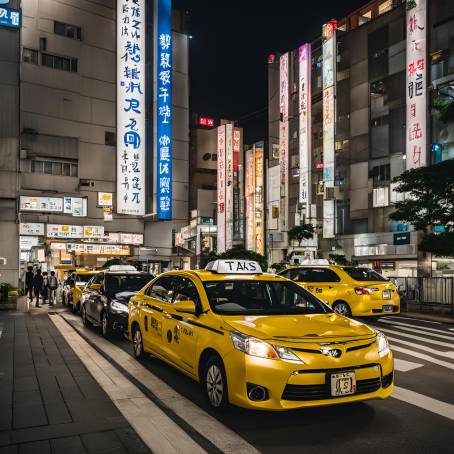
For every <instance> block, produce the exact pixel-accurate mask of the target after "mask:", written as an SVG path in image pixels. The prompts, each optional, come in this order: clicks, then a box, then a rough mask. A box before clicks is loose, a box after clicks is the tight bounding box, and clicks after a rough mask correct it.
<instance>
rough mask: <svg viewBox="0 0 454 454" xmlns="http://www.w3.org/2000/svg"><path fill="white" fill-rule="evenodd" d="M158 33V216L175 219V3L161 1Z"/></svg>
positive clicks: (162, 218)
mask: <svg viewBox="0 0 454 454" xmlns="http://www.w3.org/2000/svg"><path fill="white" fill-rule="evenodd" d="M157 12H158V20H157V25H158V30H157V54H156V55H157V65H156V69H157V74H156V80H157V111H156V118H157V128H156V130H157V135H156V137H157V151H158V156H157V158H158V159H157V180H158V181H157V205H158V206H157V213H158V219H161V220H169V219H172V26H171V19H172V16H171V14H172V1H171V0H158V11H157Z"/></svg>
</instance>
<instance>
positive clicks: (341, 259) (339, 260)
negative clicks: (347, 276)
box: [328, 254, 352, 266]
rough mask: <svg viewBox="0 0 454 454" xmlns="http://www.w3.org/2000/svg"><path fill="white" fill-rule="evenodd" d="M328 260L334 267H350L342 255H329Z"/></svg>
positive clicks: (349, 263) (348, 261)
mask: <svg viewBox="0 0 454 454" xmlns="http://www.w3.org/2000/svg"><path fill="white" fill-rule="evenodd" d="M328 257H329V259H330V260H331V261H333V262H334V263H335V264H336V265H341V266H342V265H351V264H352V262H350V260H348V259H347V257H345V255H344V254H329V256H328Z"/></svg>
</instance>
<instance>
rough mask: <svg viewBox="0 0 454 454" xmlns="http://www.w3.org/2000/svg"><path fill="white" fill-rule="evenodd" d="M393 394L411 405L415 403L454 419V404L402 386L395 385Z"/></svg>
mask: <svg viewBox="0 0 454 454" xmlns="http://www.w3.org/2000/svg"><path fill="white" fill-rule="evenodd" d="M392 396H393V397H394V398H395V399H399V400H402V401H403V402H407V403H409V404H411V405H415V406H417V407H419V408H423V409H424V410H427V411H430V412H432V413H436V414H437V415H440V416H443V417H445V418H448V419H451V420H453V421H454V405H452V404H448V403H446V402H442V401H441V400H437V399H433V398H432V397H428V396H424V395H423V394H419V393H417V392H414V391H410V390H409V389H405V388H401V387H400V386H395V387H394V392H393V394H392Z"/></svg>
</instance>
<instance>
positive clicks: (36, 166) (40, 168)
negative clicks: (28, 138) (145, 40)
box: [30, 159, 79, 177]
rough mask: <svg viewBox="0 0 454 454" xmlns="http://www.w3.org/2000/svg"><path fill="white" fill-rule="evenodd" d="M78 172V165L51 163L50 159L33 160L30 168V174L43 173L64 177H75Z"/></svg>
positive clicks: (59, 162)
mask: <svg viewBox="0 0 454 454" xmlns="http://www.w3.org/2000/svg"><path fill="white" fill-rule="evenodd" d="M78 170H79V169H78V164H76V163H72V162H64V161H52V160H50V159H46V160H45V159H33V160H32V161H31V166H30V171H31V173H45V174H48V175H62V176H65V177H77V176H78Z"/></svg>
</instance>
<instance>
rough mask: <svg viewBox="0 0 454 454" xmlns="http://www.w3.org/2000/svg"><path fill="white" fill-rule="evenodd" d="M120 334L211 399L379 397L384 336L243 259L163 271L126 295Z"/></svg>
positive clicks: (219, 402)
mask: <svg viewBox="0 0 454 454" xmlns="http://www.w3.org/2000/svg"><path fill="white" fill-rule="evenodd" d="M128 310H129V313H128V336H129V338H130V340H132V341H133V352H134V355H135V357H136V358H138V359H140V358H141V357H143V356H144V355H145V354H146V353H150V354H152V355H154V356H156V357H158V358H160V359H162V360H164V361H165V362H167V363H169V364H171V365H172V366H174V367H175V368H177V369H178V370H180V371H181V372H183V373H185V374H187V375H188V376H190V377H191V378H193V379H194V380H196V381H198V382H200V384H201V386H202V390H203V392H204V394H205V395H206V397H207V400H208V402H209V404H210V405H211V406H212V407H213V408H214V409H222V408H223V407H225V406H226V405H228V404H229V403H230V404H234V405H237V406H240V407H244V408H250V409H260V410H290V409H296V408H301V407H309V406H321V405H332V404H341V403H347V402H354V401H362V400H367V399H376V398H378V399H385V398H386V397H388V396H389V395H390V394H391V393H392V391H393V369H394V360H393V355H392V352H391V351H390V349H389V345H388V341H387V339H386V337H385V336H384V335H383V334H382V333H380V332H378V331H375V330H373V329H372V328H370V327H368V326H367V325H365V324H363V323H361V322H359V321H356V320H351V319H349V318H346V317H344V316H342V315H339V314H336V313H335V312H333V311H332V309H330V308H329V307H328V306H327V305H326V304H324V303H323V302H322V301H320V300H319V299H318V298H316V297H315V296H314V295H313V294H311V293H310V292H308V291H307V290H305V289H304V288H302V287H300V286H298V285H296V284H295V283H293V282H292V281H290V280H288V279H286V278H284V277H281V276H276V275H271V274H264V273H262V270H261V269H260V265H259V264H258V263H256V262H251V261H246V260H217V261H215V262H210V263H209V264H208V265H207V267H206V269H205V270H197V271H170V272H166V273H163V274H161V275H160V276H158V277H157V278H155V279H154V280H152V281H151V282H150V283H149V284H148V285H147V286H145V287H144V288H143V289H142V290H141V291H140V292H139V293H138V294H137V295H135V296H134V297H132V298H131V300H130V302H129V307H128Z"/></svg>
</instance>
